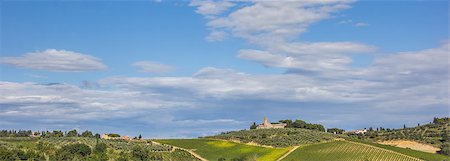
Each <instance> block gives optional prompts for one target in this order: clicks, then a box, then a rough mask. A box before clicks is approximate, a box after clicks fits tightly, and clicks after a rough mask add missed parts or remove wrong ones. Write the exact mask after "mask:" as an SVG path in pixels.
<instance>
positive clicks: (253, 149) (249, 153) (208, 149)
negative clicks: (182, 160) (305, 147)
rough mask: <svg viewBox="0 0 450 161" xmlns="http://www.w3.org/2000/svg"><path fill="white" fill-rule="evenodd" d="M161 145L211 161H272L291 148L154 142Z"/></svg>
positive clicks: (217, 142) (219, 142) (199, 141)
mask: <svg viewBox="0 0 450 161" xmlns="http://www.w3.org/2000/svg"><path fill="white" fill-rule="evenodd" d="M156 141H157V142H160V143H163V144H170V145H174V146H178V147H182V148H185V149H191V150H194V152H195V153H197V154H199V155H201V156H202V157H204V158H206V159H208V160H211V161H216V160H223V159H225V160H255V159H256V160H259V161H274V160H276V159H278V158H279V157H281V156H282V155H283V154H285V153H286V152H288V151H289V150H290V149H291V148H265V147H259V146H251V145H245V144H239V143H234V142H228V141H222V140H209V139H170V140H156Z"/></svg>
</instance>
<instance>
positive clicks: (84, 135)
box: [81, 130, 94, 138]
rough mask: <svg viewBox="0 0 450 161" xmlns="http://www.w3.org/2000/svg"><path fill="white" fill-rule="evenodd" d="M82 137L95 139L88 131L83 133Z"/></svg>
mask: <svg viewBox="0 0 450 161" xmlns="http://www.w3.org/2000/svg"><path fill="white" fill-rule="evenodd" d="M81 136H82V137H89V138H91V137H94V135H92V132H91V131H88V130H86V131H84V132H83V133H81Z"/></svg>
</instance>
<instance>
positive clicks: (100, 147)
mask: <svg viewBox="0 0 450 161" xmlns="http://www.w3.org/2000/svg"><path fill="white" fill-rule="evenodd" d="M107 148H108V147H107V146H106V144H105V143H98V144H96V145H95V147H94V153H96V154H103V153H106V150H107Z"/></svg>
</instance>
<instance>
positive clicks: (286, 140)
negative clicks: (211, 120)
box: [207, 128, 345, 147]
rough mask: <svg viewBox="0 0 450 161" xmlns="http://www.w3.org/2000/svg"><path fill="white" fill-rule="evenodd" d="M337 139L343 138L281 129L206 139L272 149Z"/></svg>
mask: <svg viewBox="0 0 450 161" xmlns="http://www.w3.org/2000/svg"><path fill="white" fill-rule="evenodd" d="M338 137H345V136H343V135H334V134H330V133H325V132H320V131H314V130H307V129H297V128H283V129H254V130H241V131H232V132H226V133H223V134H220V135H216V136H209V137H207V138H213V139H223V140H238V141H240V142H243V143H249V142H253V143H257V144H260V145H267V146H273V147H289V146H295V145H302V144H311V143H318V142H326V141H330V140H334V139H335V138H338Z"/></svg>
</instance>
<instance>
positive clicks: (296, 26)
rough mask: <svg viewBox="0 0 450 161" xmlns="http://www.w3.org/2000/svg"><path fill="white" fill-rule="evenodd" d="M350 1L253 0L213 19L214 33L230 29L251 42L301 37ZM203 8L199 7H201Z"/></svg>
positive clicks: (346, 5)
mask: <svg viewBox="0 0 450 161" xmlns="http://www.w3.org/2000/svg"><path fill="white" fill-rule="evenodd" d="M350 3H351V1H346V0H332V1H283V2H277V1H252V2H250V3H249V4H248V5H243V7H240V8H238V9H236V10H233V11H230V13H229V14H225V15H218V16H216V17H213V18H210V21H209V22H208V24H207V26H208V27H209V28H210V29H212V30H213V32H217V31H223V32H228V33H230V34H231V35H233V36H236V37H240V38H244V39H246V40H249V41H251V42H252V43H256V44H258V43H259V42H260V41H267V40H279V41H283V40H286V39H288V38H293V37H295V36H298V34H300V33H302V32H304V31H306V30H307V27H308V26H309V25H311V24H313V23H315V22H318V21H320V20H323V19H326V18H329V17H330V14H331V13H333V12H336V11H339V10H343V9H346V8H349V7H350V6H349V4H350ZM199 9H200V7H198V8H197V10H199Z"/></svg>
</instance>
